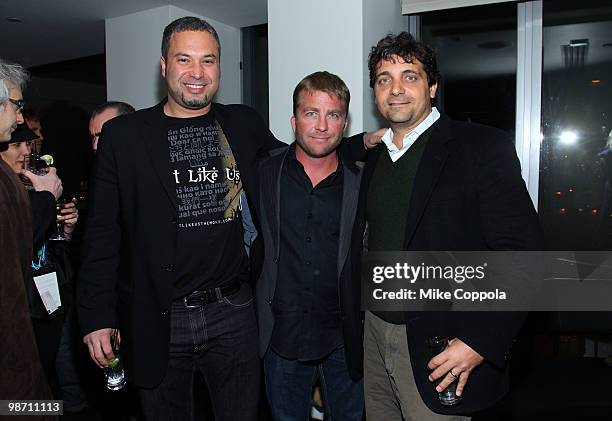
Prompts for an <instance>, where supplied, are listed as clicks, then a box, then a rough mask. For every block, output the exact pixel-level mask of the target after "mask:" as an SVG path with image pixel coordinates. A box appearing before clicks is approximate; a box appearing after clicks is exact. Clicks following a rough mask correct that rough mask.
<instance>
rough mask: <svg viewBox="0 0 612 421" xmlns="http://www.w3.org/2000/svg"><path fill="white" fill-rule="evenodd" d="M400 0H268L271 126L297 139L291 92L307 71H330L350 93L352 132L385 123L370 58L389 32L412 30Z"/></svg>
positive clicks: (278, 134) (286, 137)
mask: <svg viewBox="0 0 612 421" xmlns="http://www.w3.org/2000/svg"><path fill="white" fill-rule="evenodd" d="M407 22H408V20H407V17H404V16H402V15H401V3H400V0H334V1H329V0H311V1H308V2H304V1H295V0H292V1H287V0H268V50H269V62H268V63H269V77H270V79H269V82H270V129H271V130H272V132H273V133H274V134H275V135H276V137H278V138H279V139H282V140H285V141H286V142H291V141H293V133H292V131H291V126H290V125H289V118H290V116H291V112H292V99H291V97H292V93H293V89H294V88H295V85H297V83H298V82H299V81H300V80H301V79H302V78H303V77H304V76H306V75H308V74H310V73H312V72H314V71H317V70H327V71H329V72H332V73H335V74H337V75H338V76H340V78H342V79H343V80H344V82H345V83H346V84H347V86H348V88H349V89H350V91H351V104H350V112H349V123H350V125H349V128H348V130H347V132H346V134H347V135H351V134H355V133H359V132H362V131H370V130H373V129H375V128H378V127H380V124H381V123H380V122H378V120H377V117H376V115H377V114H378V113H377V111H376V110H375V108H374V105H373V99H372V94H371V89H370V87H369V77H368V71H367V57H368V54H369V53H370V48H371V47H372V46H373V45H374V44H376V42H378V40H379V39H380V38H382V37H383V36H384V35H386V34H387V33H388V32H391V31H393V32H397V31H402V30H406V29H407V25H408V23H407Z"/></svg>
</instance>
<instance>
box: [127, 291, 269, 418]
mask: <svg viewBox="0 0 612 421" xmlns="http://www.w3.org/2000/svg"><path fill="white" fill-rule="evenodd" d="M196 370H199V371H200V372H201V373H202V375H203V376H204V379H205V380H206V384H207V385H208V390H209V392H210V397H211V401H212V404H213V410H214V413H215V419H216V420H226V421H236V420H245V421H250V420H253V421H255V420H257V415H258V406H259V388H260V380H261V373H260V370H261V363H260V360H259V355H258V336H257V324H256V320H255V309H254V307H253V295H252V293H251V288H250V287H249V286H248V285H246V284H243V285H242V287H241V289H240V291H239V292H237V293H236V294H234V295H231V296H229V297H224V298H221V299H220V300H218V301H215V302H213V303H209V304H206V305H203V306H198V307H195V308H188V307H186V306H185V303H184V302H183V301H182V300H176V301H175V302H173V303H172V310H171V331H170V350H169V356H168V368H167V370H166V375H165V376H164V379H163V380H162V382H161V384H160V385H159V386H157V387H155V388H153V389H139V394H140V400H141V403H142V409H143V414H144V416H145V419H146V420H147V421H150V420H164V421H170V420H177V421H189V420H192V419H193V382H194V374H195V372H196ZM196 399H197V397H196Z"/></svg>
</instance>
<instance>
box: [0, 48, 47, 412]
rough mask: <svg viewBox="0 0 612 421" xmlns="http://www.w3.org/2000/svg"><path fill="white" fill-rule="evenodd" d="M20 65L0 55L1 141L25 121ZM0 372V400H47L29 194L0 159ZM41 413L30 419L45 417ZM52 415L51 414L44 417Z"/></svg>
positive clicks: (9, 136) (7, 138)
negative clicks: (32, 307)
mask: <svg viewBox="0 0 612 421" xmlns="http://www.w3.org/2000/svg"><path fill="white" fill-rule="evenodd" d="M27 79H28V75H27V73H26V71H25V69H24V68H23V67H21V66H20V65H18V64H9V63H6V62H5V61H3V60H1V59H0V144H2V143H5V142H8V141H10V140H11V133H12V132H13V131H14V130H15V128H16V127H17V125H18V124H21V123H23V116H22V115H21V110H22V109H23V105H24V104H23V94H22V89H23V87H24V86H25V83H26V81H27ZM0 254H1V255H2V264H0V279H1V280H2V282H0V331H1V332H3V336H4V338H5V342H6V344H5V345H4V347H3V352H2V360H1V362H0V364H2V370H0V396H1V397H2V399H20V400H23V399H51V393H50V391H49V386H48V384H47V381H46V379H45V375H44V373H43V370H42V367H41V364H40V359H39V356H38V350H37V348H36V343H35V340H34V333H33V331H32V324H31V321H30V315H29V313H28V302H27V298H26V282H25V280H26V279H27V278H28V277H29V276H30V262H31V258H32V220H31V211H30V204H29V200H28V195H27V192H26V189H25V188H24V187H23V184H22V183H21V182H20V181H19V178H17V176H16V174H15V173H14V172H13V170H12V169H11V168H10V167H9V166H8V165H6V164H5V163H4V162H3V161H2V160H0ZM43 418H44V417H33V419H43ZM44 419H50V418H44Z"/></svg>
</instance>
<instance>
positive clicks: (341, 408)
mask: <svg viewBox="0 0 612 421" xmlns="http://www.w3.org/2000/svg"><path fill="white" fill-rule="evenodd" d="M349 101H350V93H349V90H348V88H347V87H346V85H345V84H344V82H343V81H342V80H341V79H340V78H339V77H338V76H336V75H333V74H331V73H328V72H316V73H313V74H311V75H308V76H306V77H305V78H304V79H302V81H301V82H300V83H299V84H298V85H297V87H296V88H295V91H294V93H293V116H292V117H291V125H292V127H293V130H294V132H295V138H296V141H295V143H293V144H292V145H291V146H289V147H285V148H282V149H280V150H278V151H275V153H274V154H272V155H271V156H270V157H268V158H266V159H264V160H263V161H262V163H261V165H260V169H259V177H260V185H261V187H260V193H261V194H260V196H259V206H258V212H257V213H258V214H259V216H260V227H261V230H260V233H261V235H262V236H263V240H264V241H263V242H264V247H265V259H264V264H263V269H262V273H261V276H260V278H259V281H258V283H257V288H256V294H255V296H256V303H257V315H258V319H259V337H260V342H259V351H260V355H261V356H262V358H264V373H265V377H266V392H267V395H268V400H269V402H270V407H271V410H272V415H273V417H274V419H276V420H304V419H308V418H309V414H310V407H311V405H310V397H311V394H312V388H313V384H314V383H315V382H319V383H320V384H321V389H322V393H323V398H324V399H323V400H324V408H325V411H324V412H325V415H326V418H327V417H329V418H330V419H338V420H346V421H350V420H355V421H361V419H362V416H363V384H362V381H361V378H362V355H363V354H362V334H361V331H362V325H361V322H362V312H361V309H360V305H359V284H356V285H352V284H351V283H352V279H353V278H352V267H351V264H350V255H349V247H350V244H351V234H352V230H353V226H354V222H355V214H356V211H357V199H358V195H359V184H360V181H361V168H360V167H358V166H357V165H356V164H355V163H354V162H353V160H352V158H351V157H347V156H346V154H344V153H343V152H345V151H344V150H343V149H344V148H340V141H341V139H342V133H343V131H344V129H345V128H346V126H347V123H348V120H347V118H348V108H349Z"/></svg>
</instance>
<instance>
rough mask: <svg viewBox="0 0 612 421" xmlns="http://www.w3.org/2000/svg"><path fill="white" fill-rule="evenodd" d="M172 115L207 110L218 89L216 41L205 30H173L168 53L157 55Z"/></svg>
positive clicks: (179, 115) (192, 115) (194, 114)
mask: <svg viewBox="0 0 612 421" xmlns="http://www.w3.org/2000/svg"><path fill="white" fill-rule="evenodd" d="M161 71H162V76H163V77H164V78H165V79H166V86H167V88H168V102H167V103H166V105H165V107H164V111H165V112H166V114H168V115H170V116H172V117H195V116H198V115H203V114H206V113H208V111H210V105H211V102H212V100H213V97H214V96H215V94H216V93H217V90H218V89H219V77H220V69H219V45H218V44H217V41H216V40H215V38H214V37H213V36H212V35H211V34H210V33H209V32H206V31H184V32H175V33H174V34H172V37H171V38H170V43H169V48H168V57H167V58H166V59H164V58H163V57H162V58H161Z"/></svg>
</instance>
